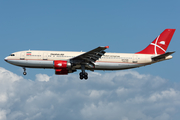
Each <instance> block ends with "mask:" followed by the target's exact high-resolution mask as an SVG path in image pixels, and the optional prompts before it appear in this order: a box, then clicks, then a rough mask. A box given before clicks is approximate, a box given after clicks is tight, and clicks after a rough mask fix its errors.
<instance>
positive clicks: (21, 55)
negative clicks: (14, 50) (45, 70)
mask: <svg viewBox="0 0 180 120" xmlns="http://www.w3.org/2000/svg"><path fill="white" fill-rule="evenodd" d="M24 59H25V53H24V52H21V54H20V60H24Z"/></svg>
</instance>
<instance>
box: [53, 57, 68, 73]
mask: <svg viewBox="0 0 180 120" xmlns="http://www.w3.org/2000/svg"><path fill="white" fill-rule="evenodd" d="M70 67H71V63H68V62H67V61H63V60H55V61H54V69H55V74H56V75H67V74H68V73H69V70H68V68H70Z"/></svg>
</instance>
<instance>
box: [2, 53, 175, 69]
mask: <svg viewBox="0 0 180 120" xmlns="http://www.w3.org/2000/svg"><path fill="white" fill-rule="evenodd" d="M83 53H84V52H67V51H35V50H31V51H20V52H15V53H12V54H11V55H10V56H8V57H6V58H5V61H7V62H8V63H11V64H13V65H16V66H20V67H29V68H54V63H53V61H54V60H67V61H68V60H69V59H71V58H73V57H76V56H78V55H80V54H83ZM154 56H156V55H151V54H125V53H105V55H104V56H102V57H101V58H100V59H99V60H97V61H96V62H95V67H94V68H91V67H88V66H86V69H90V70H91V69H93V70H122V69H130V68H136V67H140V66H145V65H149V64H152V63H155V62H153V61H152V59H151V58H152V57H154ZM171 58H172V56H167V57H166V58H165V59H164V60H167V59H171ZM161 61H162V60H161ZM72 69H80V66H75V67H74V68H72Z"/></svg>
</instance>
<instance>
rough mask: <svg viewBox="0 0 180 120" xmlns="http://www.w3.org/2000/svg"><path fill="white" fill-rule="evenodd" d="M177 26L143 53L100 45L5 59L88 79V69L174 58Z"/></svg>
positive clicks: (18, 54) (118, 67) (32, 52)
mask: <svg viewBox="0 0 180 120" xmlns="http://www.w3.org/2000/svg"><path fill="white" fill-rule="evenodd" d="M175 30H176V29H165V30H164V31H163V32H162V33H161V34H160V35H159V36H158V37H157V38H156V39H155V40H154V41H153V42H151V43H150V44H149V45H148V46H147V47H146V48H145V49H143V50H142V51H140V52H136V53H134V54H132V53H106V52H105V50H106V49H108V48H109V46H104V47H97V48H95V49H93V50H90V51H88V52H70V51H38V50H27V51H19V52H14V53H12V54H10V55H9V56H8V57H6V58H5V59H4V60H5V61H6V62H8V63H10V64H13V65H16V66H20V67H22V68H23V69H24V72H23V74H24V75H26V74H27V72H26V68H51V69H55V74H56V75H67V74H69V73H73V72H75V71H77V70H78V69H80V70H81V72H80V73H79V77H80V79H81V80H82V79H85V80H87V79H88V73H87V72H85V70H90V71H94V70H124V69H131V68H137V67H141V66H146V65H150V64H153V63H157V62H160V61H164V60H169V59H171V58H172V56H171V54H173V53H174V52H166V50H167V48H168V45H169V43H170V41H171V39H172V37H173V34H174V32H175Z"/></svg>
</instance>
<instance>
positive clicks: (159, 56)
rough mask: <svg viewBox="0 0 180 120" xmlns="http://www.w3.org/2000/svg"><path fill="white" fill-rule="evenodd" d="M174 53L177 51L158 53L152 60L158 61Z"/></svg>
mask: <svg viewBox="0 0 180 120" xmlns="http://www.w3.org/2000/svg"><path fill="white" fill-rule="evenodd" d="M173 53H175V51H174V52H167V53H164V54H162V55H158V56H155V57H153V58H152V60H153V61H158V60H161V59H165V58H166V57H167V56H169V55H171V54H173Z"/></svg>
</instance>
